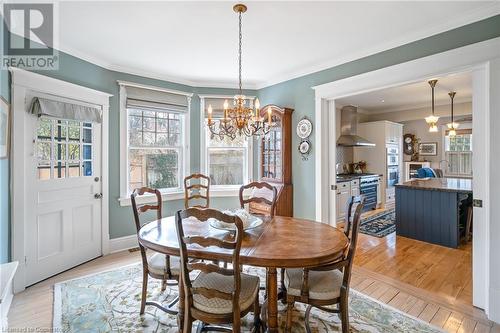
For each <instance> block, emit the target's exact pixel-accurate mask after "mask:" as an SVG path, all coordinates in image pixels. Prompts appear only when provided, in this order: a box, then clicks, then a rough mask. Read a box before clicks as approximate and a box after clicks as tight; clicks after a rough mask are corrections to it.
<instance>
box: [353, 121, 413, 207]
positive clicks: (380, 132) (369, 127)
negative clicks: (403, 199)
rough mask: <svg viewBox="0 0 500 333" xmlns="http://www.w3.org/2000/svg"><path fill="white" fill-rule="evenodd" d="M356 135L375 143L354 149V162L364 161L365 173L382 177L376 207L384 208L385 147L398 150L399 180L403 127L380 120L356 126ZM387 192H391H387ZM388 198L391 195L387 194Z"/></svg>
mask: <svg viewBox="0 0 500 333" xmlns="http://www.w3.org/2000/svg"><path fill="white" fill-rule="evenodd" d="M358 135H359V136H361V137H363V138H365V139H367V140H369V141H371V142H373V143H375V147H354V149H353V151H354V156H353V157H354V161H366V169H367V172H372V173H377V174H380V175H382V181H381V182H380V186H379V189H380V193H378V200H381V201H382V202H381V203H380V205H379V204H377V206H382V207H383V206H385V204H386V200H387V194H386V190H387V146H388V145H390V146H392V147H393V146H397V147H398V149H399V153H398V159H399V178H400V179H402V174H403V147H402V145H403V125H402V124H398V123H394V122H392V121H387V120H381V121H373V122H367V123H359V124H358ZM389 192H391V191H390V190H389ZM389 195H390V198H391V199H392V198H393V196H394V195H393V194H391V193H389Z"/></svg>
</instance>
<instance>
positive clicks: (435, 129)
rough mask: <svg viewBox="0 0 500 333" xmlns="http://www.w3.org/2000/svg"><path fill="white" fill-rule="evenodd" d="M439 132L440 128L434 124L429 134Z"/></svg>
mask: <svg viewBox="0 0 500 333" xmlns="http://www.w3.org/2000/svg"><path fill="white" fill-rule="evenodd" d="M437 131H438V127H437V126H436V124H432V125H431V127H430V128H429V132H431V133H436V132H437Z"/></svg>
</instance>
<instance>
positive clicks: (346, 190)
mask: <svg viewBox="0 0 500 333" xmlns="http://www.w3.org/2000/svg"><path fill="white" fill-rule="evenodd" d="M353 195H359V179H353V180H351V181H346V182H340V183H337V221H342V220H344V219H345V214H346V205H347V201H348V200H349V198H350V197H351V196H353Z"/></svg>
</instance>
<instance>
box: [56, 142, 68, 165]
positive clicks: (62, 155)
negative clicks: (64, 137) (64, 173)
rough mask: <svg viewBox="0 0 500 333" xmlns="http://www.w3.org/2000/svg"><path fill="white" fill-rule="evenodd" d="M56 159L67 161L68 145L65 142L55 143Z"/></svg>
mask: <svg viewBox="0 0 500 333" xmlns="http://www.w3.org/2000/svg"><path fill="white" fill-rule="evenodd" d="M54 148H55V152H54V159H55V160H59V161H60V160H65V159H66V143H65V142H62V143H61V142H54Z"/></svg>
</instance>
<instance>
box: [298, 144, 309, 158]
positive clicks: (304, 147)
mask: <svg viewBox="0 0 500 333" xmlns="http://www.w3.org/2000/svg"><path fill="white" fill-rule="evenodd" d="M298 148H299V153H300V154H302V159H304V160H307V156H308V155H309V153H310V152H311V142H309V140H307V139H306V140H302V141H300V143H299V147H298Z"/></svg>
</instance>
